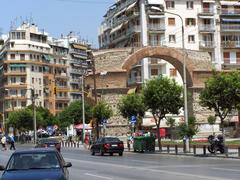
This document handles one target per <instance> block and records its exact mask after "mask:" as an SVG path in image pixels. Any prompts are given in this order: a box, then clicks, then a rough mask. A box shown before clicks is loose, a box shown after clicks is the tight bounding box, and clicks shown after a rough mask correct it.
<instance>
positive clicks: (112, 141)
mask: <svg viewBox="0 0 240 180" xmlns="http://www.w3.org/2000/svg"><path fill="white" fill-rule="evenodd" d="M123 151H124V145H123V141H120V139H118V138H116V137H102V138H99V139H98V140H97V141H96V143H94V144H93V145H92V146H91V154H92V155H95V153H100V155H101V156H103V155H104V153H109V154H110V155H111V156H112V155H113V153H118V154H119V156H122V155H123Z"/></svg>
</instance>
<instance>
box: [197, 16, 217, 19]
mask: <svg viewBox="0 0 240 180" xmlns="http://www.w3.org/2000/svg"><path fill="white" fill-rule="evenodd" d="M198 17H199V18H202V19H214V16H198Z"/></svg>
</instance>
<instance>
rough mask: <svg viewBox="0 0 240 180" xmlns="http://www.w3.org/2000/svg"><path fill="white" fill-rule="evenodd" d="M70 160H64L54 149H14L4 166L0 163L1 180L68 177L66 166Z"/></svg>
mask: <svg viewBox="0 0 240 180" xmlns="http://www.w3.org/2000/svg"><path fill="white" fill-rule="evenodd" d="M71 166H72V164H71V163H70V162H65V161H64V159H63V157H62V155H61V154H60V153H59V152H58V151H57V150H56V149H49V148H47V149H46V148H39V149H31V150H21V151H15V152H14V153H13V154H12V155H11V157H10V159H9V161H8V163H7V165H6V167H4V166H3V165H0V170H1V171H4V172H3V174H2V177H1V180H22V179H24V180H32V179H39V180H44V179H52V180H62V179H66V180H68V179H69V172H68V169H67V168H68V167H71Z"/></svg>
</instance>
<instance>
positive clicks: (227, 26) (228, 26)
mask: <svg viewBox="0 0 240 180" xmlns="http://www.w3.org/2000/svg"><path fill="white" fill-rule="evenodd" d="M221 30H222V31H240V24H221Z"/></svg>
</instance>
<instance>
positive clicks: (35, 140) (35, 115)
mask: <svg viewBox="0 0 240 180" xmlns="http://www.w3.org/2000/svg"><path fill="white" fill-rule="evenodd" d="M30 90H31V98H32V106H33V133H34V144H36V142H37V113H36V107H35V100H36V96H37V95H36V94H35V91H34V89H33V88H31V89H30Z"/></svg>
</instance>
